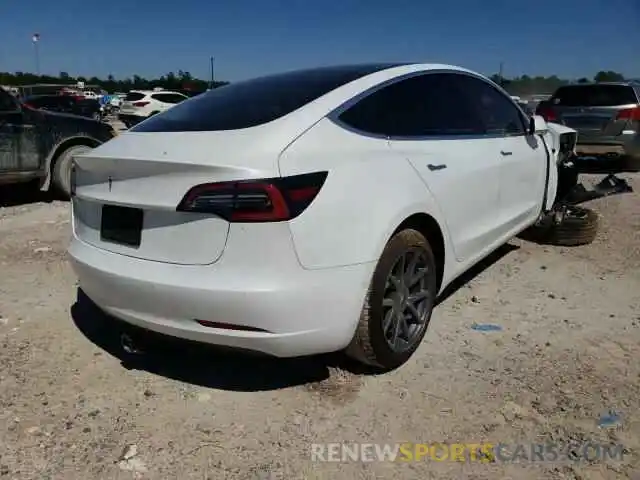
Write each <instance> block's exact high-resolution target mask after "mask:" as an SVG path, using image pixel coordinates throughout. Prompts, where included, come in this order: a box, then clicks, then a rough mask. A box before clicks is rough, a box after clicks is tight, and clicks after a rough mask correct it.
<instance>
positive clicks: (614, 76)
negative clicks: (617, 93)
mask: <svg viewBox="0 0 640 480" xmlns="http://www.w3.org/2000/svg"><path fill="white" fill-rule="evenodd" d="M593 81H594V82H622V81H624V75H622V74H621V73H618V72H613V71H611V70H607V71H604V70H601V71H599V72H598V73H596V76H595V77H593Z"/></svg>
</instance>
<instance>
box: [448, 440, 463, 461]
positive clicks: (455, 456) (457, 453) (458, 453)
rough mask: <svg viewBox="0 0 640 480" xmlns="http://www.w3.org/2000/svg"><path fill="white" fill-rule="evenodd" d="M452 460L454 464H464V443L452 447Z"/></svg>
mask: <svg viewBox="0 0 640 480" xmlns="http://www.w3.org/2000/svg"><path fill="white" fill-rule="evenodd" d="M451 460H453V461H454V462H464V461H465V460H466V458H464V445H463V444H462V443H454V444H453V445H451Z"/></svg>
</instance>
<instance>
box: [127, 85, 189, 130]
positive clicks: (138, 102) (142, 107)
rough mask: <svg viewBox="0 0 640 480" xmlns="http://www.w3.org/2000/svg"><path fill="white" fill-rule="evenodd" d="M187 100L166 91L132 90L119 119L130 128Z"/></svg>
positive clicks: (179, 94) (184, 96)
mask: <svg viewBox="0 0 640 480" xmlns="http://www.w3.org/2000/svg"><path fill="white" fill-rule="evenodd" d="M187 98H188V97H187V96H186V95H183V94H182V93H178V92H171V91H166V90H161V91H155V90H132V91H130V92H129V93H128V94H127V96H126V97H125V99H124V101H123V102H122V105H121V107H120V113H119V114H118V118H119V119H120V121H121V122H122V123H124V124H125V126H126V127H127V128H129V127H131V126H133V125H136V124H138V123H140V122H141V121H142V120H145V119H146V118H149V117H150V116H152V115H155V114H156V113H160V112H164V111H165V110H168V109H169V108H171V107H173V106H174V105H176V104H178V103H180V102H182V101H184V100H186V99H187Z"/></svg>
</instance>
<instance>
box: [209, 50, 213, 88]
mask: <svg viewBox="0 0 640 480" xmlns="http://www.w3.org/2000/svg"><path fill="white" fill-rule="evenodd" d="M213 59H214V57H211V58H210V59H209V60H210V61H211V83H209V88H210V89H212V88H213V82H214V80H213Z"/></svg>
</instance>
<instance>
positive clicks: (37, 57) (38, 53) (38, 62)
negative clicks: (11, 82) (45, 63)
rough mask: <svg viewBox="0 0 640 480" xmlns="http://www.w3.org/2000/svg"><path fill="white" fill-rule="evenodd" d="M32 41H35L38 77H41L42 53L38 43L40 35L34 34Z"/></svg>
mask: <svg viewBox="0 0 640 480" xmlns="http://www.w3.org/2000/svg"><path fill="white" fill-rule="evenodd" d="M31 40H33V49H34V53H35V59H36V75H38V76H40V52H38V43H39V42H40V34H39V33H34V34H33V37H32V38H31Z"/></svg>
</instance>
